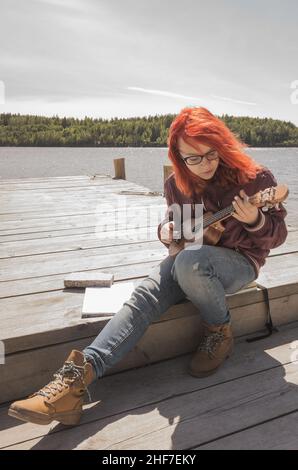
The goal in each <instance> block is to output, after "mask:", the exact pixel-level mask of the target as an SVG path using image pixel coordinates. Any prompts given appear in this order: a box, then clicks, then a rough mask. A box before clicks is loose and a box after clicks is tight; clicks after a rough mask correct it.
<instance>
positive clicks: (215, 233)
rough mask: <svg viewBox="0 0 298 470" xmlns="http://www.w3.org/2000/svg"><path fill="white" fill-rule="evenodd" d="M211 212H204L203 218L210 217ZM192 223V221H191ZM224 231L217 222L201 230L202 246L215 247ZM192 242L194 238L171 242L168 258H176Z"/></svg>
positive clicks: (182, 238)
mask: <svg viewBox="0 0 298 470" xmlns="http://www.w3.org/2000/svg"><path fill="white" fill-rule="evenodd" d="M212 214H213V212H211V211H210V212H205V214H204V217H208V216H210V215H212ZM192 221H193V219H192ZM224 230H225V227H224V226H223V224H222V223H221V222H220V221H218V222H215V223H214V224H212V225H209V227H206V228H204V229H203V244H204V245H216V244H217V243H218V242H219V240H220V238H221V235H222V233H223V231H224ZM192 242H194V238H193V239H192V240H185V238H184V237H181V239H180V240H178V241H174V240H173V241H172V242H171V243H170V246H169V255H170V256H176V255H177V254H178V253H179V251H182V250H183V249H184V248H185V247H186V246H189V245H191V244H192Z"/></svg>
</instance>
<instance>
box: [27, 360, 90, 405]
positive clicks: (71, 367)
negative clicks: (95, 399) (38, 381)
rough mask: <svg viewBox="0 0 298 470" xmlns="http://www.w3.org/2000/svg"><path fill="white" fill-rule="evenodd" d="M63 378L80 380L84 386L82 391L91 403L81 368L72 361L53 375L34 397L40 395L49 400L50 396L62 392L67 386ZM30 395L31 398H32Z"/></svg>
mask: <svg viewBox="0 0 298 470" xmlns="http://www.w3.org/2000/svg"><path fill="white" fill-rule="evenodd" d="M65 378H67V379H70V380H72V381H75V380H76V379H80V380H81V381H82V383H83V385H84V389H85V390H86V391H87V394H88V398H89V401H91V395H90V392H89V390H88V387H87V386H86V384H85V382H84V378H83V367H79V366H77V365H75V364H74V363H73V362H72V361H71V362H66V363H65V364H64V365H63V366H62V367H61V368H60V369H59V370H58V371H57V372H56V373H55V374H54V379H55V380H52V381H51V382H50V383H48V384H47V385H45V386H44V387H43V388H42V389H41V390H39V391H38V392H36V393H35V394H34V395H42V396H44V397H46V398H49V397H50V396H51V395H54V396H55V395H56V393H57V392H58V393H60V392H62V390H63V389H64V388H65V387H66V386H67V383H66V382H65ZM34 395H32V396H34Z"/></svg>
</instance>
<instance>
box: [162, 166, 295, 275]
mask: <svg viewBox="0 0 298 470" xmlns="http://www.w3.org/2000/svg"><path fill="white" fill-rule="evenodd" d="M276 185H277V182H276V180H275V178H274V176H273V174H272V173H271V171H270V170H269V169H268V168H266V167H265V168H264V169H263V170H262V171H261V172H260V173H258V174H257V176H256V178H255V179H254V180H250V181H249V182H248V183H246V184H244V185H236V186H234V187H232V188H230V189H228V190H227V189H224V188H221V187H220V186H218V185H216V184H210V185H208V186H207V188H206V189H205V190H204V192H203V194H202V196H198V195H196V196H194V197H191V198H189V197H187V196H185V195H184V194H183V193H181V192H180V191H179V189H178V188H177V186H176V183H175V175H174V173H172V174H171V175H170V176H169V177H168V178H167V179H166V181H165V184H164V194H165V197H166V201H167V205H168V209H167V212H166V215H165V218H164V219H163V220H162V221H161V223H160V224H159V225H158V229H157V233H158V238H159V240H161V236H160V230H161V227H162V225H163V224H164V223H166V222H168V220H172V217H171V213H170V216H169V219H168V218H167V217H168V215H169V206H170V205H171V204H173V203H177V204H179V205H180V206H181V209H182V207H183V206H182V205H183V204H186V203H188V204H190V203H201V204H203V213H205V212H207V211H212V212H217V211H219V210H221V209H224V208H225V207H227V206H229V205H230V204H231V203H232V201H233V199H234V196H235V195H238V194H239V191H240V189H242V188H243V189H244V191H245V192H246V194H247V195H248V196H252V195H253V194H255V193H256V192H258V191H260V190H263V189H266V188H268V187H269V186H276ZM181 213H182V210H181ZM286 215H287V211H286V209H285V207H284V206H283V205H282V204H281V203H279V205H278V207H276V206H274V207H273V208H270V209H268V208H264V207H263V208H259V218H258V220H257V222H256V224H255V225H254V226H251V225H247V224H245V223H243V222H240V221H239V220H237V219H235V217H232V216H231V217H228V218H227V219H225V220H222V224H223V225H224V226H225V230H224V232H223V233H222V235H221V238H220V240H219V242H218V243H217V245H216V246H223V247H226V248H231V249H235V250H236V251H239V252H240V253H242V254H243V255H244V256H245V257H246V258H247V259H248V260H249V261H250V263H251V264H252V265H253V267H254V269H255V273H256V278H257V277H258V274H259V271H260V268H261V267H262V266H263V265H264V264H265V261H266V257H267V256H268V254H269V252H270V250H271V249H272V248H276V247H277V246H279V245H282V243H284V241H285V240H286V238H287V234H288V231H287V226H286V223H285V220H284V219H285V217H286ZM192 217H194V212H193V215H192ZM162 243H163V244H164V245H165V246H166V247H168V246H169V245H168V244H167V243H164V242H162Z"/></svg>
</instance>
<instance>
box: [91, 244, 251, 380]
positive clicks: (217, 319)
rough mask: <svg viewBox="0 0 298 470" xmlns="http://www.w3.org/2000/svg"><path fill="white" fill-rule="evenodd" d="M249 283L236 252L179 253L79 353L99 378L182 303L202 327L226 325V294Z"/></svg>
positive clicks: (248, 265)
mask: <svg viewBox="0 0 298 470" xmlns="http://www.w3.org/2000/svg"><path fill="white" fill-rule="evenodd" d="M254 279H256V274H255V271H254V268H253V266H252V264H251V263H250V262H249V261H248V259H247V258H246V257H245V256H244V255H242V254H241V253H239V252H237V251H235V250H232V249H230V248H224V247H219V246H209V245H202V246H201V248H200V249H197V250H187V249H184V250H182V251H180V252H179V253H178V255H177V256H176V257H170V256H168V257H167V258H165V259H164V260H163V261H162V262H161V263H160V264H159V265H157V266H156V267H155V268H153V269H152V270H151V271H150V273H149V275H148V277H146V278H145V279H143V280H142V281H141V283H140V284H139V285H137V286H136V288H135V289H134V291H133V293H132V294H131V297H130V298H129V299H128V300H127V301H126V302H124V303H123V306H122V308H121V309H120V310H119V311H118V312H117V313H116V314H115V315H114V316H113V317H112V318H111V319H110V320H109V322H108V323H107V324H106V325H105V327H104V328H103V330H102V331H101V332H100V333H99V335H98V336H97V337H96V338H95V340H94V341H93V343H92V344H91V345H90V346H88V347H86V348H85V349H84V351H83V353H84V354H85V356H86V359H87V360H88V361H90V362H91V363H92V364H93V366H94V368H95V371H96V375H97V377H98V378H100V377H102V376H103V375H104V374H105V371H106V370H107V369H108V368H110V367H112V366H113V365H114V364H116V363H117V362H118V361H120V360H121V359H122V358H123V357H124V356H125V355H126V354H127V353H128V352H129V351H130V350H131V349H133V347H134V346H135V345H136V344H137V342H138V341H139V339H140V338H141V337H142V336H143V335H144V333H145V331H146V329H147V328H148V326H149V325H150V324H151V323H152V322H153V321H155V320H158V319H159V318H160V317H161V315H163V314H164V313H165V312H166V311H167V310H168V309H169V308H170V307H171V306H172V305H174V304H176V303H178V302H180V301H182V300H184V299H188V300H190V301H191V302H192V303H193V304H194V305H195V306H196V307H197V308H198V309H199V312H200V314H201V317H202V319H203V320H204V321H205V322H206V323H208V324H214V325H220V324H223V323H226V322H229V321H230V312H229V309H228V305H227V303H226V298H225V294H226V293H227V294H233V293H235V292H237V291H238V290H240V289H241V288H242V287H244V286H246V285H247V284H249V283H250V282H252V281H253V280H254Z"/></svg>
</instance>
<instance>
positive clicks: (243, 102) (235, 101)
mask: <svg viewBox="0 0 298 470" xmlns="http://www.w3.org/2000/svg"><path fill="white" fill-rule="evenodd" d="M210 96H212V97H213V98H217V99H219V100H224V101H230V102H232V103H240V104H248V105H252V106H256V105H257V103H252V102H251V101H242V100H235V99H234V98H227V97H226V96H218V95H210Z"/></svg>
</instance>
